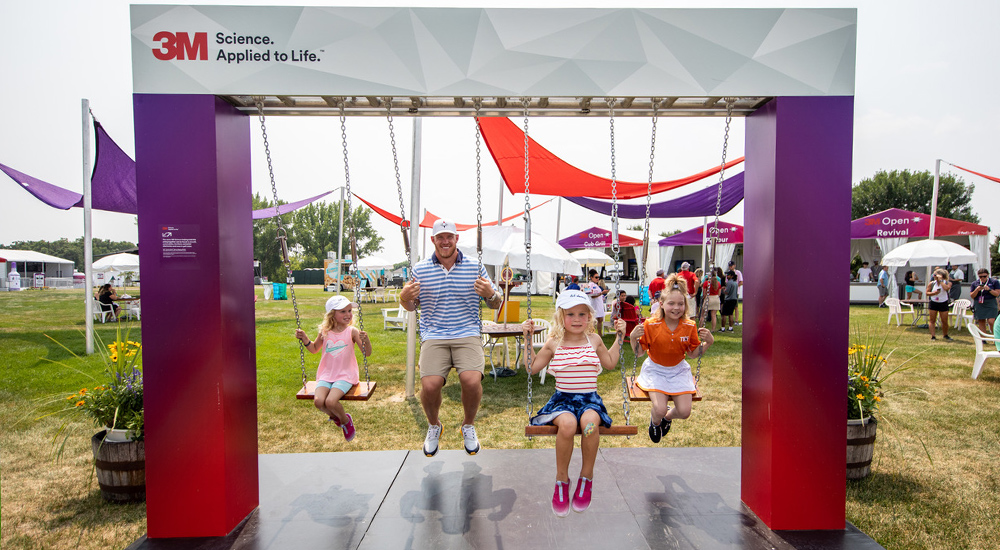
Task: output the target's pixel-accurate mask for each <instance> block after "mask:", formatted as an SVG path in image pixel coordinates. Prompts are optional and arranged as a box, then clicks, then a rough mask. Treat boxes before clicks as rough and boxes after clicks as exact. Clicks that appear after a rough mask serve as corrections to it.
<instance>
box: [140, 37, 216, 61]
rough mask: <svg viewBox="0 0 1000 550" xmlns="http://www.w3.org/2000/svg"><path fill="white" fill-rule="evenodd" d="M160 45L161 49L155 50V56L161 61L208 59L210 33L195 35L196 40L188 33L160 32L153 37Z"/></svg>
mask: <svg viewBox="0 0 1000 550" xmlns="http://www.w3.org/2000/svg"><path fill="white" fill-rule="evenodd" d="M153 40H155V41H156V42H159V43H160V47H159V48H153V56H154V57H156V58H157V59H159V60H160V61H169V60H171V59H201V60H206V59H208V33H207V32H196V33H194V40H193V41H192V40H191V37H190V35H188V33H186V32H177V33H174V32H167V31H160V32H158V33H156V35H154V36H153Z"/></svg>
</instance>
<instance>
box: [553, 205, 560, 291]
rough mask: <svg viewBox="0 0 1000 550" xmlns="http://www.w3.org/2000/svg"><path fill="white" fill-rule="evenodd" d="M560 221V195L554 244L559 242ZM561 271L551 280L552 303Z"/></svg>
mask: <svg viewBox="0 0 1000 550" xmlns="http://www.w3.org/2000/svg"><path fill="white" fill-rule="evenodd" d="M561 223H562V197H559V200H558V201H557V202H556V244H558V243H559V225H560V224H561ZM560 275H561V273H555V276H556V280H555V281H553V282H552V303H555V300H556V287H557V286H559V279H558V278H559V276H560Z"/></svg>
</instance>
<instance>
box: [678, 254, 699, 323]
mask: <svg viewBox="0 0 1000 550" xmlns="http://www.w3.org/2000/svg"><path fill="white" fill-rule="evenodd" d="M677 274H678V275H679V276H680V277H681V278H682V279H684V281H685V282H686V283H687V301H688V304H687V306H688V307H687V314H688V315H690V316H694V315H695V314H696V311H697V305H696V304H695V301H694V296H695V292H696V291H697V287H698V284H699V281H698V277H697V276H696V275H695V274H694V273H691V264H690V263H688V262H684V263H682V264H681V270H680V272H679V273H677Z"/></svg>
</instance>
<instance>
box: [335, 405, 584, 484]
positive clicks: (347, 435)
mask: <svg viewBox="0 0 1000 550" xmlns="http://www.w3.org/2000/svg"><path fill="white" fill-rule="evenodd" d="M340 429H342V430H344V439H346V440H348V441H350V440H352V439H354V419H353V418H351V415H350V414H348V415H347V423H346V424H344V425H343V426H341V427H340ZM588 500H589V499H588Z"/></svg>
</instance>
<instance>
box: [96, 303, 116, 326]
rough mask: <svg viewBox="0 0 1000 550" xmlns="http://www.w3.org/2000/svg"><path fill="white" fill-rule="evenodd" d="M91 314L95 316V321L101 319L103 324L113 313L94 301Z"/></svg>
mask: <svg viewBox="0 0 1000 550" xmlns="http://www.w3.org/2000/svg"><path fill="white" fill-rule="evenodd" d="M91 313H92V314H93V315H94V319H95V320H96V319H100V320H101V322H102V323H104V322H106V321H107V320H108V318H109V317H111V315H112V313H111V311H108V310H105V309H104V308H102V307H101V303H100V302H98V301H97V300H94V305H93V307H92V309H91Z"/></svg>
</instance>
